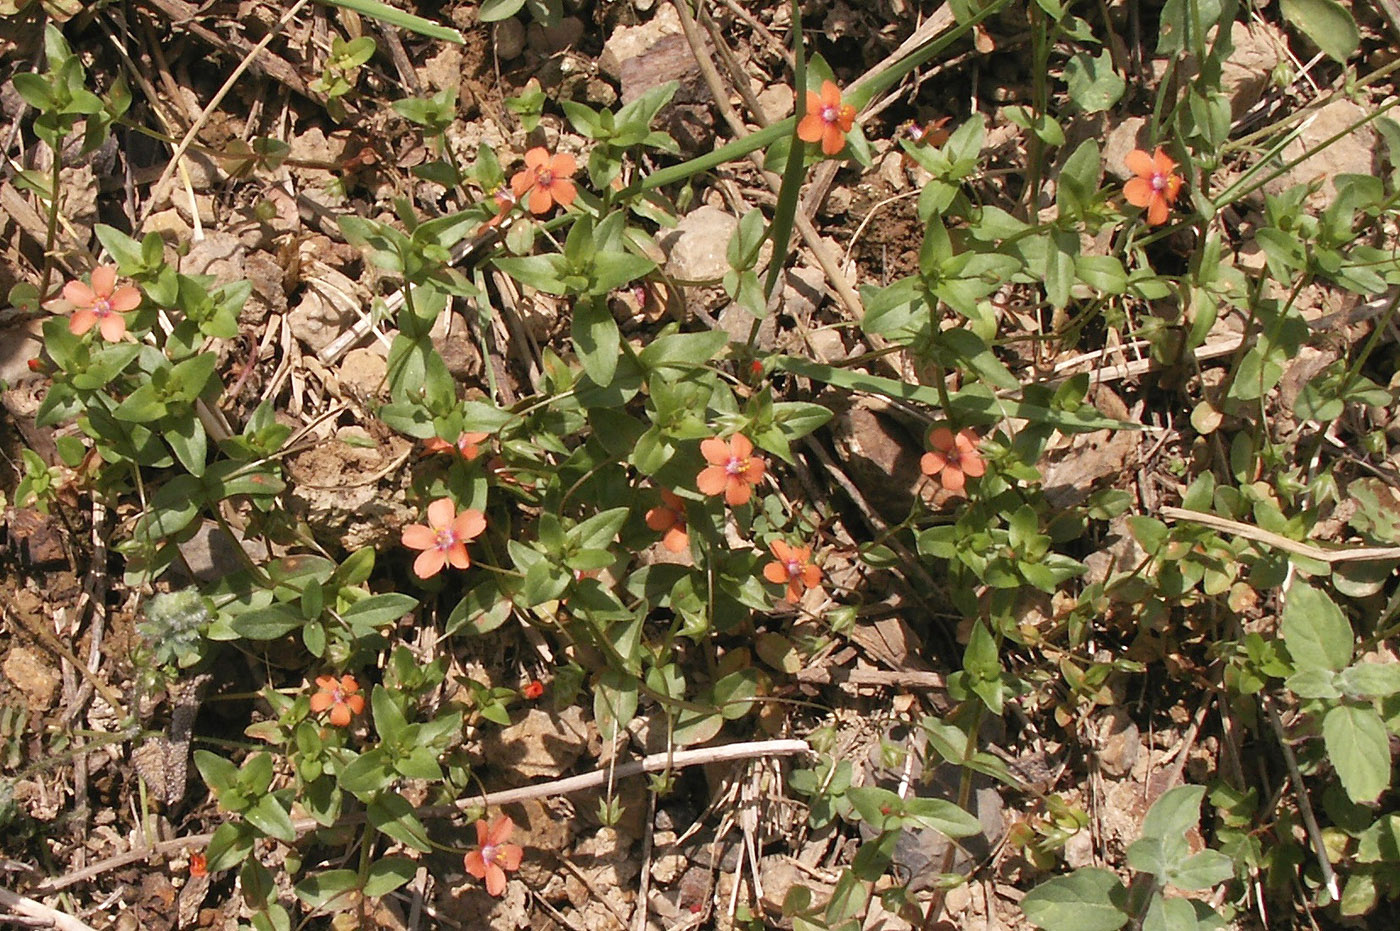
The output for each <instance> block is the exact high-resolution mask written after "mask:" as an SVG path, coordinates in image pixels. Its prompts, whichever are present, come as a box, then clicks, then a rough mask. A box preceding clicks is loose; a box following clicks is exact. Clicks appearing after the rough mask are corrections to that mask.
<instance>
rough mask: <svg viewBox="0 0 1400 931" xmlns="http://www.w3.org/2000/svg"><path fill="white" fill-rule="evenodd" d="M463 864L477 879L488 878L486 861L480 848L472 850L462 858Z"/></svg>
mask: <svg viewBox="0 0 1400 931" xmlns="http://www.w3.org/2000/svg"><path fill="white" fill-rule="evenodd" d="M462 865H463V866H465V867H466V868H467V873H468V875H471V876H475V877H476V878H477V879H485V878H486V861H485V860H483V859H482V858H481V851H480V850H472V851H469V852H468V853H467V855H466V856H465V857H463V858H462Z"/></svg>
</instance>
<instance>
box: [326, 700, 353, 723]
mask: <svg viewBox="0 0 1400 931" xmlns="http://www.w3.org/2000/svg"><path fill="white" fill-rule="evenodd" d="M351 717H352V716H351V714H350V709H349V708H347V707H345V705H343V704H341V703H340V702H337V703H336V706H335V707H334V708H332V709H331V717H330V722H331V725H332V726H333V727H344V726H345V725H347V724H349V723H350V718H351Z"/></svg>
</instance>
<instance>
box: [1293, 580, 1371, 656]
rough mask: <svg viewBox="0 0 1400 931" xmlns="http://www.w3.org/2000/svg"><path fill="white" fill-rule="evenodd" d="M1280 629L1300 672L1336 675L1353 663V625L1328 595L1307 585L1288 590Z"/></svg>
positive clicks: (1299, 582) (1296, 582)
mask: <svg viewBox="0 0 1400 931" xmlns="http://www.w3.org/2000/svg"><path fill="white" fill-rule="evenodd" d="M1279 628H1280V630H1281V632H1282V633H1283V642H1284V644H1285V645H1286V646H1287V647H1288V652H1289V655H1291V656H1292V657H1293V662H1294V664H1295V665H1296V666H1297V667H1298V668H1299V669H1300V670H1302V669H1331V670H1334V671H1337V670H1342V669H1345V668H1346V667H1347V664H1349V663H1350V662H1351V654H1352V649H1353V646H1354V635H1353V634H1352V630H1351V624H1350V623H1349V622H1348V621H1347V619H1346V616H1345V615H1344V614H1342V609H1341V608H1339V607H1337V604H1336V602H1334V601H1333V600H1332V599H1331V598H1330V597H1328V595H1327V593H1326V592H1324V591H1322V590H1321V589H1319V588H1315V587H1313V586H1312V585H1311V584H1310V583H1308V582H1304V581H1302V580H1298V581H1295V582H1294V583H1293V586H1292V587H1291V588H1290V589H1289V590H1288V603H1287V604H1286V605H1285V606H1284V608H1283V619H1282V621H1281V622H1280V624H1279Z"/></svg>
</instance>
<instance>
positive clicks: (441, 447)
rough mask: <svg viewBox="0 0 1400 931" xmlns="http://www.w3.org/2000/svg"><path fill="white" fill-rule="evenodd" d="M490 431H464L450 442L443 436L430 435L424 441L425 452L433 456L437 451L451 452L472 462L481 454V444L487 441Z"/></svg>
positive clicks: (426, 454)
mask: <svg viewBox="0 0 1400 931" xmlns="http://www.w3.org/2000/svg"><path fill="white" fill-rule="evenodd" d="M490 435H491V434H489V433H463V434H462V435H461V436H459V437H457V442H455V443H449V442H448V441H447V440H444V439H442V438H441V437H437V436H434V437H430V438H429V439H426V440H424V441H423V454H424V455H425V456H432V455H435V454H437V453H450V454H453V455H457V456H460V457H462V459H464V460H465V461H467V462H471V461H472V460H473V459H475V458H476V457H477V456H480V455H481V444H482V443H484V442H486V438H487V437H489V436H490Z"/></svg>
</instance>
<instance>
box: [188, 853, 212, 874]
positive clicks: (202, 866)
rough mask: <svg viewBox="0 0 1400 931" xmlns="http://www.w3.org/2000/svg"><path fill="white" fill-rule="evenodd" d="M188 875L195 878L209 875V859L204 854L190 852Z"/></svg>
mask: <svg viewBox="0 0 1400 931" xmlns="http://www.w3.org/2000/svg"><path fill="white" fill-rule="evenodd" d="M190 875H191V876H193V877H195V878H198V877H200V876H208V875H209V860H208V859H207V858H206V857H205V856H204V854H202V853H192V854H190Z"/></svg>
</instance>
